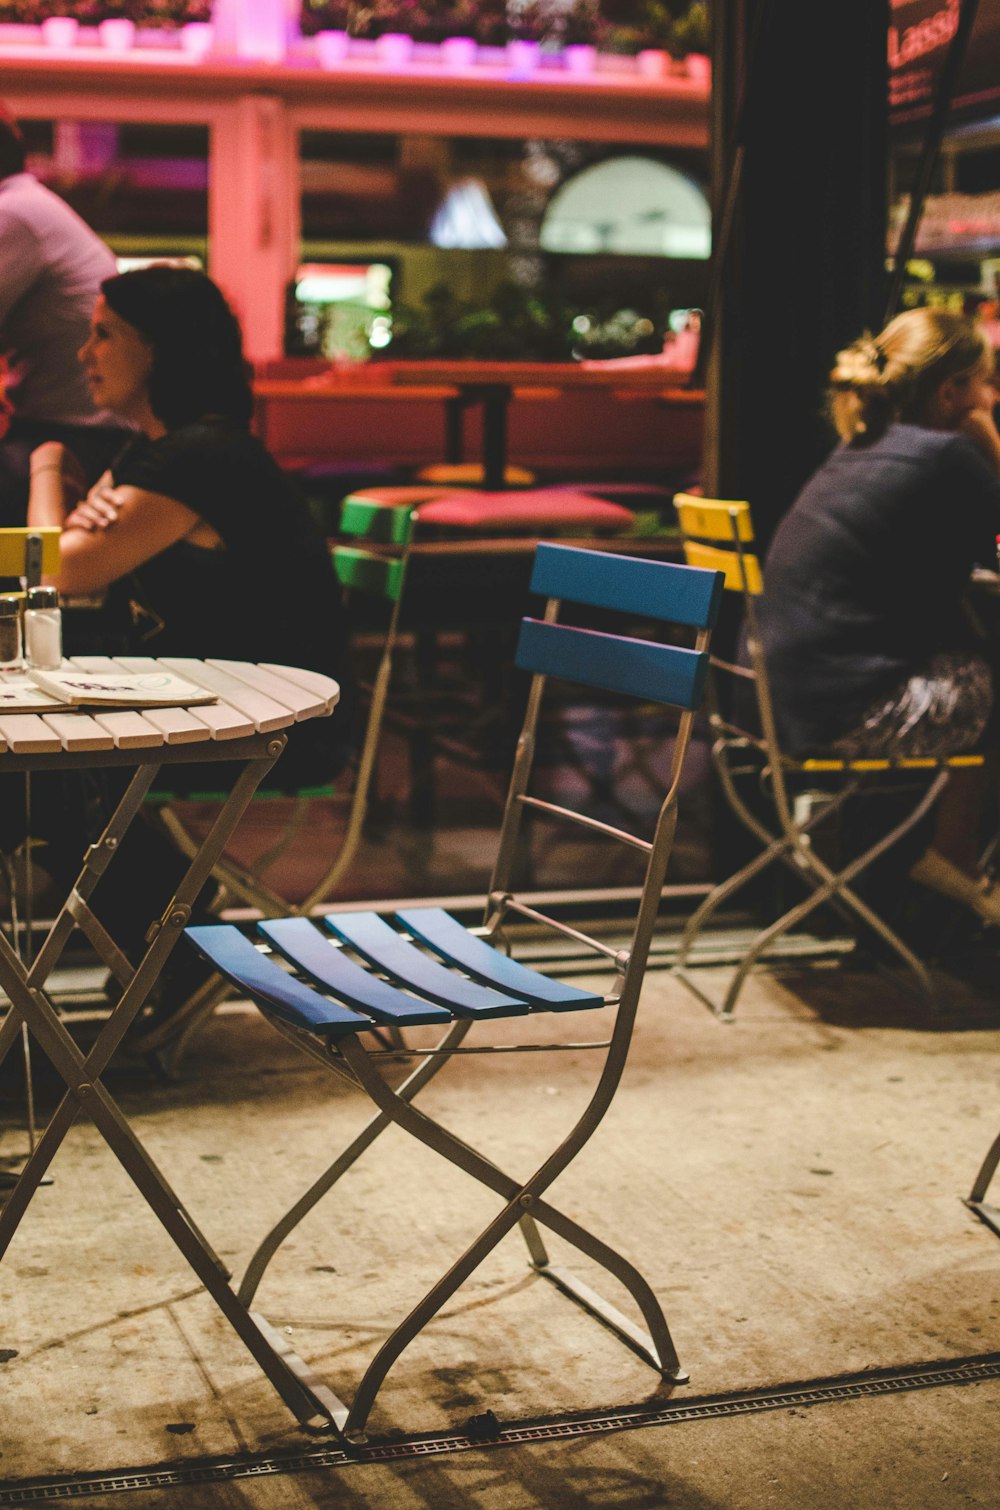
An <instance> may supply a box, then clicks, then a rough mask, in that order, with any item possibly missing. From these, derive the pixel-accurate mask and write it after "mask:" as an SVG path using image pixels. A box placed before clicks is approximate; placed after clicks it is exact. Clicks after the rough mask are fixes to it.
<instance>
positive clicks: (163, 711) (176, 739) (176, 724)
mask: <svg viewBox="0 0 1000 1510" xmlns="http://www.w3.org/2000/svg"><path fill="white" fill-rule="evenodd" d="M196 711H197V710H195V709H194V708H190V709H188V708H143V710H142V716H143V718H144V719H146V721H147V722H148V723H151V724H152V725H153V727H154V729H159V731H160V733H161V734H162V735H163V737H164V739H165V740H166V742H167V744H168V745H186V744H194V743H195V742H196V741H197V740H199V739H211V738H212V730H211V729H210V728H209V727H208V725H207V724H206V723H205V721H204V719H201V718H198V717H196Z"/></svg>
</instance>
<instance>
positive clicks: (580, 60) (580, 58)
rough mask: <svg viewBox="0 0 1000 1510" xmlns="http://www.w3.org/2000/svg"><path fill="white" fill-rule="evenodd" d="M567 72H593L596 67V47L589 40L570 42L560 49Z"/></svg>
mask: <svg viewBox="0 0 1000 1510" xmlns="http://www.w3.org/2000/svg"><path fill="white" fill-rule="evenodd" d="M562 60H563V67H564V68H565V69H566V71H567V73H593V72H594V69H595V68H596V67H597V48H596V47H592V46H591V44H590V43H589V42H570V43H569V44H568V45H567V46H566V47H564V48H563V50H562Z"/></svg>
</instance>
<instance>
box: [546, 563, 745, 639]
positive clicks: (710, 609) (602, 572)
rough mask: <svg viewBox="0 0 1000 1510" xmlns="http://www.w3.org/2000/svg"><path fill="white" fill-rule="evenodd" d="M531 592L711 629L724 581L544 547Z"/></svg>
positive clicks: (693, 571)
mask: <svg viewBox="0 0 1000 1510" xmlns="http://www.w3.org/2000/svg"><path fill="white" fill-rule="evenodd" d="M531 591H532V592H535V593H538V594H539V595H540V596H541V597H543V598H569V599H570V600H571V601H572V602H574V603H587V604H589V605H590V606H591V607H592V608H612V609H618V610H619V611H620V612H622V613H627V614H631V615H632V617H634V618H649V619H657V620H660V621H662V622H663V623H667V624H687V625H689V626H690V627H691V628H694V629H710V628H712V626H713V625H714V624H715V621H716V618H717V617H718V613H719V605H720V604H721V602H722V591H723V577H722V573H721V572H707V571H704V570H699V569H698V568H697V567H692V566H679V565H675V564H674V563H673V562H670V561H645V560H642V559H640V558H639V557H637V556H617V555H610V554H605V553H604V552H601V551H589V550H580V549H578V548H576V547H574V546H570V545H549V544H543V545H539V547H538V550H537V551H536V553H535V565H534V569H533V571H532V574H531Z"/></svg>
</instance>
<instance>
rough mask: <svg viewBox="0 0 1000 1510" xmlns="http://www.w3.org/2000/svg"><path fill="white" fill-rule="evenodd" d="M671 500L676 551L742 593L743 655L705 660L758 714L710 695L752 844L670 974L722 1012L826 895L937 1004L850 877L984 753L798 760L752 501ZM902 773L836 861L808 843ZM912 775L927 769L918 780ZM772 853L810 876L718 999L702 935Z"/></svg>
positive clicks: (721, 762) (716, 749)
mask: <svg viewBox="0 0 1000 1510" xmlns="http://www.w3.org/2000/svg"><path fill="white" fill-rule="evenodd" d="M674 504H675V507H676V509H677V515H678V520H679V523H680V528H681V537H682V540H683V545H684V557H685V560H686V561H687V562H688V564H689V565H691V566H701V567H708V568H710V569H712V570H715V571H720V572H722V573H723V578H724V584H725V588H726V590H727V591H728V592H736V593H740V594H741V595H742V598H743V611H744V631H745V640H746V648H747V659H748V661H749V665H748V666H746V667H744V666H738V665H734V664H732V663H731V662H726V661H723V660H720V659H719V658H718V657H713V660H712V664H713V669H714V672H715V675H716V679H717V680H718V678H719V677H720V676H730V677H735V678H741V679H743V680H744V681H745V682H746V683H747V684H748V685H749V686H750V687H751V688H752V690H753V699H752V701H753V704H754V707H755V709H756V713H757V719H758V725H759V726H758V728H757V729H754V730H749V729H747V728H745V727H743V726H742V724H741V723H739V722H736V721H734V720H733V719H730V718H728V717H726V716H725V715H724V714H723V712H722V711H721V708H720V706H719V702H718V698H717V697H715V698H713V703H712V707H711V711H710V714H709V717H710V721H711V724H712V729H713V732H714V734H715V741H714V744H713V747H712V759H713V763H714V765H715V769H716V771H717V772H718V776H719V780H720V783H721V786H722V790H723V792H724V794H725V797H726V799H727V801H728V803H729V805H730V807H731V808H732V810H733V812H734V813H735V814H736V816H737V818H738V819H739V820H740V822H741V823H742V824H743V825H744V826H745V827H746V828H747V829H748V830H749V832H750V833H751V834H752V835H753V836H754V838H755V839H756V840H757V841H758V842H759V844H760V845H761V848H760V851H759V852H758V853H757V854H756V855H755V856H754V857H753V858H752V859H751V860H749V861H748V862H747V863H746V864H745V865H743V866H742V867H741V868H740V869H739V870H737V871H736V872H735V873H734V874H733V875H731V876H729V877H728V879H726V880H724V881H722V882H720V883H719V884H718V885H717V886H715V887H714V888H713V889H712V891H710V892H709V894H708V895H707V896H706V897H705V898H704V900H703V901H702V903H701V904H700V906H698V907H697V908H696V910H695V911H694V912H693V913H692V915H691V917H690V919H689V920H688V923H687V926H686V928H685V929H684V932H683V934H682V936H681V941H680V944H679V947H678V952H677V963H676V972H677V974H678V976H679V977H680V979H681V980H682V981H684V983H685V984H686V985H687V986H688V987H689V988H690V989H691V990H692V991H693V992H694V994H695V995H696V996H698V997H699V998H700V999H701V1000H702V1001H704V1002H705V1003H706V1005H708V1006H709V1007H711V1009H712V1011H713V1012H715V1014H716V1016H718V1017H720V1018H721V1019H722V1020H723V1021H729V1020H730V1019H731V1018H732V1016H733V1013H734V1010H735V1007H736V1002H737V999H738V997H739V994H740V992H741V990H742V988H743V985H744V983H745V981H746V978H747V976H748V975H749V973H750V971H751V970H752V969H753V967H754V965H755V964H756V963H757V961H758V960H759V959H760V958H761V956H762V955H764V954H765V953H766V952H767V951H768V950H769V949H771V948H772V947H773V946H774V945H775V944H777V943H778V941H779V940H780V939H781V938H782V936H783V935H784V934H786V933H788V932H789V930H790V929H792V928H794V927H796V926H797V925H798V924H799V923H801V922H802V921H803V920H804V919H805V918H806V917H808V916H809V914H810V913H811V912H813V911H814V910H815V909H816V908H817V907H819V906H820V905H822V904H823V903H827V902H828V903H831V904H833V905H834V906H835V907H836V908H837V910H838V911H839V913H840V915H841V916H842V917H845V918H847V920H848V921H849V922H850V923H851V924H852V926H856V925H857V924H859V923H860V924H862V925H863V926H864V927H865V928H867V929H869V930H870V931H871V932H872V933H874V934H876V935H877V936H878V937H879V938H880V939H881V940H882V941H883V943H885V944H887V945H888V947H889V948H890V949H891V950H892V951H893V953H895V954H896V955H897V956H898V957H899V959H901V960H902V962H903V963H904V965H906V967H907V969H908V971H909V972H910V974H911V975H912V976H913V978H914V979H915V981H916V983H917V986H918V988H919V991H920V992H921V994H922V995H923V996H925V997H926V998H927V999H928V1000H929V1001H930V1002H931V1003H932V1004H936V998H935V992H934V985H933V981H932V979H931V976H930V973H929V971H928V970H927V967H926V966H925V965H924V963H923V962H922V961H921V960H920V959H919V958H918V957H917V955H916V954H915V953H914V952H913V950H912V949H910V948H909V946H908V945H907V944H906V943H904V942H903V940H902V939H901V938H900V937H899V935H898V934H897V933H896V932H895V930H894V929H893V928H891V927H890V926H889V924H888V923H887V922H886V921H885V919H884V918H882V917H880V916H879V914H878V913H877V912H876V911H875V910H874V909H873V908H872V907H871V906H870V905H869V904H868V903H867V902H866V901H865V900H863V899H862V898H861V897H860V896H859V895H858V894H857V892H856V891H855V890H854V889H853V884H852V883H853V882H854V881H855V880H856V879H857V878H858V877H859V876H860V875H861V874H862V872H863V871H865V870H867V869H868V867H869V866H870V865H872V864H873V863H874V862H875V861H876V860H878V859H880V858H881V857H882V856H883V855H884V854H886V853H887V851H888V850H890V849H891V848H892V847H893V846H894V845H896V844H897V843H899V841H900V840H901V839H902V838H904V836H905V835H906V834H908V833H909V832H910V831H911V830H912V829H913V828H914V827H915V826H916V825H917V824H918V823H919V822H920V821H921V820H922V819H923V818H924V817H925V816H926V814H927V813H928V812H929V811H930V809H931V808H932V807H933V805H934V803H935V802H936V801H937V800H938V798H939V797H940V796H941V794H942V792H943V791H944V788H945V786H946V785H947V783H948V779H949V772H950V771H951V770H953V769H957V768H959V767H963V766H973V765H982V763H983V757H982V756H981V755H978V754H961V755H953V756H949V757H947V758H946V759H932V758H928V759H912V758H908V759H878V760H845V759H841V758H840V757H837V756H833V755H831V756H829V757H825V756H822V755H819V756H816V757H811V758H809V759H801V760H800V759H795V758H793V757H792V756H790V755H788V754H786V753H785V751H784V750H783V749H782V747H781V743H780V740H779V737H778V731H777V726H776V722H775V716H774V704H773V701H772V697H771V689H770V684H769V681H768V675H767V665H766V662H765V659H764V654H763V648H762V644H761V637H760V630H759V627H758V616H757V601H758V599H759V597H760V595H761V593H762V592H763V591H764V580H763V573H762V571H761V566H760V561H759V559H758V557H757V556H756V555H755V554H754V553H753V549H752V546H753V542H754V530H753V521H752V517H751V512H750V505H749V504H748V503H747V502H745V501H735V500H722V499H713V498H695V497H692V496H691V495H690V494H686V493H678V494H677V496H676V497H675V499H674ZM748 760H750V761H751V762H752V763H755V764H756V767H757V769H758V772H759V776H760V780H761V783H762V784H763V786H764V787H765V788H766V790H767V791H768V794H769V797H770V802H771V809H772V811H773V814H774V823H773V826H770V827H769V826H768V824H767V823H766V822H765V821H763V820H762V819H761V818H760V817H759V816H758V814H757V813H756V812H755V811H754V810H753V809H752V808H751V807H750V806H749V805H748V803H747V802H746V800H745V799H744V797H743V795H742V793H741V790H740V781H739V777H740V776H741V775H744V774H745V773H746V768H747V763H748ZM901 776H903V777H904V779H905V780H906V782H907V784H910V783H912V781H913V780H914V778H916V780H917V800H916V801H915V802H914V803H913V805H912V806H911V807H909V809H908V810H907V812H906V813H905V815H904V816H903V818H902V819H901V820H900V821H899V822H898V823H896V824H895V825H894V826H893V827H892V828H890V829H889V830H888V832H886V833H884V834H883V835H882V836H881V837H880V838H879V839H878V840H877V841H876V842H875V843H873V844H871V845H869V846H868V847H867V848H866V849H864V850H863V851H862V852H861V853H860V854H858V855H856V856H854V857H853V858H852V859H851V860H850V861H849V862H848V863H846V864H844V865H842V866H841V867H840V868H839V869H835V868H834V867H833V866H832V865H831V864H828V863H827V861H826V860H825V859H823V858H822V857H821V856H820V854H819V853H817V849H816V846H815V844H814V843H813V830H814V829H815V828H816V827H817V825H818V824H820V823H822V822H825V821H827V820H828V819H830V818H832V817H833V816H834V815H835V814H837V813H838V812H839V811H840V810H841V809H842V808H843V806H844V804H845V803H847V802H848V801H849V800H850V799H852V798H853V797H855V796H857V795H858V793H859V792H861V791H862V790H863V789H867V788H868V787H870V786H871V785H873V784H874V783H878V782H885V780H886V777H891V778H892V779H893V781H894V783H896V784H897V785H898V782H899V778H900V777H901ZM921 777H929V778H930V780H929V782H927V781H926V780H921V779H920V778H921ZM800 778H801V779H804V780H805V781H806V782H807V783H810V784H812V785H813V786H815V785H816V783H817V782H822V783H823V787H824V790H823V800H822V803H821V804H820V805H819V806H818V807H814V805H813V804H812V803H810V802H809V801H805V802H798V803H797V802H796V800H795V796H794V794H793V793H792V792H791V791H790V789H789V784H790V782H793V781H798V780H799V779H800ZM775 861H779V862H781V863H783V864H784V865H786V866H787V867H788V868H789V869H790V870H792V871H793V872H794V874H795V875H796V876H797V877H798V879H799V880H800V881H801V882H803V883H804V884H805V886H806V887H807V888H808V893H809V894H808V895H807V896H806V897H805V899H804V900H803V901H801V902H799V903H797V904H796V905H795V906H793V907H789V908H788V909H787V910H786V911H784V912H783V913H782V914H781V916H780V917H778V918H776V919H775V921H774V922H773V923H771V924H770V925H769V926H768V927H766V928H764V929H762V930H761V931H760V932H758V934H757V935H756V937H755V938H754V939H753V941H752V943H751V944H750V946H749V948H748V949H746V951H745V952H744V953H743V955H742V958H741V959H740V962H739V964H738V966H737V968H736V970H735V971H734V973H733V975H732V978H731V979H730V982H729V985H728V987H727V989H726V991H725V993H724V995H723V998H722V1000H721V1001H715V1000H714V999H713V998H712V997H710V996H709V995H708V993H707V992H706V991H705V989H704V988H703V986H702V985H701V983H700V982H699V981H697V980H696V979H695V977H694V976H693V974H692V971H691V966H692V965H693V964H694V963H695V958H694V956H695V949H696V945H697V942H698V939H699V936H700V935H701V933H702V930H703V929H704V928H705V926H706V925H707V924H708V923H709V921H710V920H711V919H712V918H713V917H714V915H715V914H716V913H717V912H718V911H719V909H720V908H721V907H722V906H724V905H725V904H726V903H727V902H729V901H731V900H732V898H733V897H735V896H736V894H737V893H738V892H739V891H740V890H741V889H742V888H743V887H744V886H746V885H747V884H748V883H749V882H751V881H753V880H755V879H756V878H757V877H758V876H759V875H760V874H761V873H762V872H763V871H764V870H766V869H767V868H768V866H770V865H772V864H773V863H774V862H775Z"/></svg>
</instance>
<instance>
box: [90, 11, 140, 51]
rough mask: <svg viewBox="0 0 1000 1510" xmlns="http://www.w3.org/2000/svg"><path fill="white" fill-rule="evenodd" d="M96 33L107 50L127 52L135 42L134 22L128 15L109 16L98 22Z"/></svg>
mask: <svg viewBox="0 0 1000 1510" xmlns="http://www.w3.org/2000/svg"><path fill="white" fill-rule="evenodd" d="M97 35H98V36H99V37H100V39H101V46H102V47H106V48H107V49H108V52H128V50H129V48H130V47H131V46H132V44H133V43H134V42H135V22H134V21H130V20H129V18H128V16H109V17H108V19H107V20H106V21H101V22H100V23H99V24H98V27H97Z"/></svg>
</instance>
